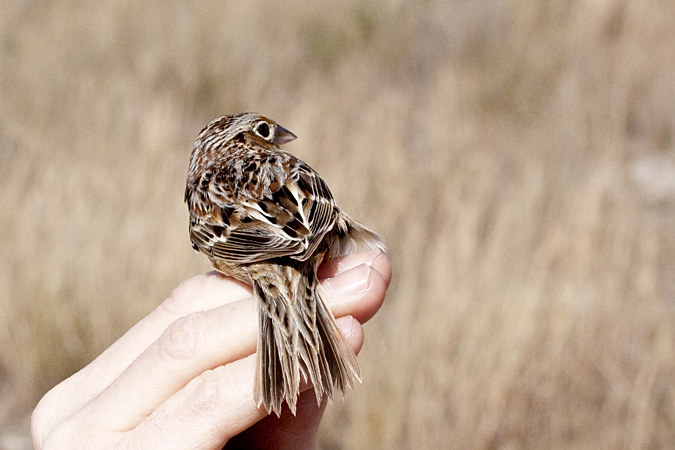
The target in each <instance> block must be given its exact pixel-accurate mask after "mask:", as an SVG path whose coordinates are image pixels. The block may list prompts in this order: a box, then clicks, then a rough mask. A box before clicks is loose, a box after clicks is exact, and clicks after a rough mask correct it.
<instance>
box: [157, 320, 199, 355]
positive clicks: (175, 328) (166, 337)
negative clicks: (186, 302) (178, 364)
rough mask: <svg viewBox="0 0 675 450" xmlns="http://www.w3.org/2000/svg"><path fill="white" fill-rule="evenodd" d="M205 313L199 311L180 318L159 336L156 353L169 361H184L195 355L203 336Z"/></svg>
mask: <svg viewBox="0 0 675 450" xmlns="http://www.w3.org/2000/svg"><path fill="white" fill-rule="evenodd" d="M207 320H208V315H207V313H206V312H203V311H200V312H196V313H192V314H189V315H187V316H184V317H181V318H180V319H178V320H176V321H175V322H174V323H172V324H171V325H170V326H169V328H167V330H166V331H165V332H164V333H163V334H162V336H160V338H159V341H158V352H159V354H160V356H162V357H166V358H167V359H170V360H186V359H190V358H192V357H194V356H195V355H196V354H197V351H198V348H199V344H200V342H201V339H202V336H203V330H204V328H205V322H206V321H207Z"/></svg>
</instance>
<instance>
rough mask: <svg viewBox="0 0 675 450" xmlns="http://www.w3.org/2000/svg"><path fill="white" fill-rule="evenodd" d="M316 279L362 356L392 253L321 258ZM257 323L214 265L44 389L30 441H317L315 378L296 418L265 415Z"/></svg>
mask: <svg viewBox="0 0 675 450" xmlns="http://www.w3.org/2000/svg"><path fill="white" fill-rule="evenodd" d="M319 276H320V278H322V285H323V287H324V288H325V290H326V292H327V298H326V300H327V303H328V304H329V306H330V308H331V310H332V311H333V314H334V315H335V317H336V318H337V322H338V325H339V326H340V328H341V330H342V331H343V333H344V334H345V337H346V338H347V340H348V341H349V343H350V345H351V346H352V348H353V349H354V351H355V352H356V353H358V351H359V350H360V349H361V346H362V345H363V338H364V335H363V328H362V327H361V324H363V323H365V322H367V321H368V320H370V318H372V317H373V316H374V315H375V313H376V312H377V311H378V309H379V308H380V306H381V305H382V302H383V301H384V295H385V292H386V290H387V287H388V286H389V281H390V279H391V267H390V265H389V261H388V260H387V258H386V257H385V256H384V255H382V254H380V253H377V252H364V253H358V254H354V255H349V256H347V257H344V258H342V259H340V260H339V261H334V262H332V263H330V264H326V265H324V266H322V267H321V268H320V270H319ZM257 324H258V321H257V315H256V311H255V306H254V302H253V299H252V298H251V291H250V288H249V287H248V286H246V285H245V284H242V283H239V282H237V281H234V280H233V279H231V278H228V277H225V276H223V275H221V274H219V273H217V272H210V273H208V274H205V275H199V276H197V277H194V278H191V279H189V280H187V281H185V282H183V283H182V284H181V285H180V286H178V288H176V289H175V290H174V291H173V292H172V293H171V295H170V296H169V298H167V299H166V300H165V301H164V302H162V304H161V305H160V306H158V307H157V309H155V310H154V311H153V312H151V313H150V314H149V315H148V316H146V317H145V318H143V319H142V320H141V321H140V322H138V323H137V324H136V325H134V326H133V327H132V328H131V329H130V330H129V331H128V332H127V333H126V334H125V335H124V336H122V337H121V338H120V339H119V340H118V341H117V342H115V343H114V344H113V345H112V346H110V347H109V348H108V349H107V350H106V351H104V352H103V353H102V354H101V355H100V356H99V357H98V358H96V359H95V360H94V361H93V362H92V363H90V364H89V365H88V366H86V367H85V368H84V369H82V370H81V371H80V372H78V373H76V374H75V375H73V376H72V377H70V378H68V379H67V380H65V381H63V382H62V383H61V384H59V385H57V386H56V387H55V388H54V389H52V390H51V391H50V392H48V393H47V394H46V395H45V396H44V397H43V398H42V400H41V401H40V403H39V404H38V406H37V408H36V409H35V411H34V412H33V417H32V421H31V433H32V438H33V445H34V447H35V448H36V449H37V450H51V449H62V448H71V449H101V448H106V449H131V450H135V449H139V450H140V449H162V450H166V449H181V450H183V449H200V450H201V449H204V450H206V449H222V448H223V447H225V448H226V449H235V448H247V449H257V448H260V449H262V448H275V449H287V448H288V449H291V448H292V449H300V450H303V449H315V448H316V447H317V430H318V427H319V423H320V421H321V416H322V415H323V411H324V409H325V407H326V401H325V399H324V401H323V402H322V404H321V406H317V404H316V398H315V396H314V391H313V389H310V386H307V385H305V386H303V392H302V394H301V395H300V397H299V399H298V411H297V416H293V415H292V414H290V412H289V411H288V410H287V409H286V408H284V411H283V412H282V414H281V417H280V418H278V417H277V416H276V415H270V416H268V415H267V414H266V412H265V410H264V409H263V408H258V406H257V405H256V403H255V402H254V400H253V380H254V377H255V370H256V361H255V349H256V339H257V333H258V331H257ZM365 376H367V372H366V374H365ZM348 396H349V394H348ZM337 401H338V402H339V401H342V400H341V399H337ZM347 401H348V400H347Z"/></svg>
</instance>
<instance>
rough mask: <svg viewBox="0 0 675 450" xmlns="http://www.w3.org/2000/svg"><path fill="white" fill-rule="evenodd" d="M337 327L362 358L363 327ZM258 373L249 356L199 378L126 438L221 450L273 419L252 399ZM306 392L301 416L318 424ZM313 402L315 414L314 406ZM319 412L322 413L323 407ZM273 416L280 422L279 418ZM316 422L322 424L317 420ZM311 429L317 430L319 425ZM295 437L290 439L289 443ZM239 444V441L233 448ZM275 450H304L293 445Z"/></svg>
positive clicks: (347, 323) (352, 323)
mask: <svg viewBox="0 0 675 450" xmlns="http://www.w3.org/2000/svg"><path fill="white" fill-rule="evenodd" d="M338 325H340V328H341V330H342V332H343V333H344V334H345V337H346V338H347V341H348V342H349V344H350V345H351V346H352V349H353V350H354V352H355V353H358V352H359V350H360V349H361V347H362V345H363V329H362V328H361V325H360V324H359V323H358V322H357V321H356V320H355V319H353V318H351V317H342V318H340V319H338ZM255 370H256V361H255V355H250V356H248V357H246V358H243V359H240V360H238V361H235V362H232V363H230V364H228V365H226V366H220V367H216V368H215V369H213V370H208V371H206V372H204V373H202V374H200V375H199V376H198V377H196V378H195V379H193V380H192V381H190V382H189V383H188V384H187V385H186V386H185V387H184V388H183V389H181V390H180V391H179V392H177V393H176V394H175V395H173V396H171V397H170V398H169V399H167V401H166V402H164V403H163V404H162V405H161V406H160V407H159V408H157V409H156V410H155V411H154V412H153V413H152V414H151V415H150V416H149V417H148V418H147V419H146V420H144V421H143V422H142V423H141V424H139V425H138V426H137V427H136V428H134V429H133V430H132V431H130V432H129V433H127V436H126V437H125V439H127V440H128V442H133V443H137V444H139V445H137V447H134V448H162V449H185V448H200V449H220V448H222V447H223V445H224V444H225V443H226V442H227V441H228V440H229V439H231V438H232V437H234V436H236V435H238V434H240V433H242V432H244V431H245V430H248V429H249V428H251V427H252V426H253V425H255V424H256V423H257V422H259V421H260V420H261V419H263V418H265V417H268V415H267V412H266V411H265V410H264V408H258V406H257V405H256V402H255V400H254V398H253V382H254V379H255ZM303 389H304V391H308V392H307V393H306V395H301V396H300V398H299V401H300V400H302V403H299V404H298V406H299V408H298V417H299V418H304V419H306V420H313V419H312V414H311V412H312V411H314V414H316V411H317V410H316V397H315V395H314V391H309V389H311V386H309V385H305V386H304V387H303ZM306 399H307V402H305V400H306ZM312 403H313V404H314V409H313V408H312V407H311V404H312ZM320 410H321V411H322V410H323V406H322V407H321V408H320ZM289 413H290V411H289V410H288V407H287V406H285V407H284V412H283V413H282V419H283V420H284V421H283V422H281V423H280V425H283V426H286V427H287V430H289V431H290V430H293V429H295V430H298V429H299V428H301V427H302V423H301V422H300V421H298V422H296V423H294V424H293V423H288V422H287V421H286V420H287V417H286V415H288V414H289ZM301 414H302V416H300V415H301ZM272 417H274V418H276V416H275V415H273V416H272ZM315 419H316V420H317V421H318V420H319V418H318V417H315ZM311 426H312V427H314V426H315V424H311ZM167 430H170V433H167ZM176 436H180V439H179V440H177V439H176ZM292 437H293V436H288V438H289V439H290V441H289V443H290V444H292V440H293V439H292ZM242 443H243V440H239V444H242ZM235 444H237V442H235V443H234V444H233V445H235ZM227 448H230V447H229V446H228V447H227ZM235 448H236V447H235ZM241 448H255V447H248V446H244V447H241ZM261 448H270V447H261ZM274 448H302V447H297V446H295V447H294V446H292V445H291V446H290V447H274Z"/></svg>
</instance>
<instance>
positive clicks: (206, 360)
mask: <svg viewBox="0 0 675 450" xmlns="http://www.w3.org/2000/svg"><path fill="white" fill-rule="evenodd" d="M361 267H365V266H359V268H361ZM359 268H356V269H352V271H355V272H357V273H356V275H357V276H358V275H359V274H360V275H361V276H365V277H370V276H372V277H373V278H374V279H375V280H378V279H379V280H381V277H380V275H379V273H378V272H377V271H375V270H372V269H368V268H366V271H365V272H364V271H360V270H359ZM341 276H343V277H344V276H349V277H350V279H353V278H354V273H352V272H348V273H345V274H342V275H341ZM357 284H358V285H360V286H363V287H368V286H369V285H371V284H373V283H369V282H368V280H365V282H358V283H357ZM380 284H383V283H380ZM340 295H346V296H347V297H350V298H352V300H351V301H338V302H335V303H336V304H338V305H341V306H342V312H341V313H340V314H337V315H338V317H339V316H343V315H345V314H347V313H349V310H350V309H351V308H353V309H355V310H356V309H357V308H355V307H356V306H357V305H358V300H357V299H355V298H354V297H355V296H354V295H353V294H351V293H348V294H345V293H344V292H340V291H338V290H335V291H334V292H333V293H332V296H333V297H339V296H340ZM378 295H382V296H383V295H384V289H383V288H382V289H380V290H379V291H378V290H374V289H369V290H366V291H365V292H363V293H361V294H360V295H359V296H358V299H361V301H362V302H363V303H367V304H369V305H372V304H381V300H380V299H371V298H372V297H375V296H378ZM364 310H368V307H364V308H360V309H359V310H358V311H356V312H357V313H358V314H360V315H363V311H364ZM351 320H352V321H353V319H351ZM256 322H257V321H256V314H255V307H254V304H253V302H252V301H250V300H249V299H245V300H240V301H238V302H235V303H230V304H227V305H224V306H221V307H218V308H214V309H212V310H209V311H205V312H198V313H193V314H189V315H187V316H185V317H183V318H181V319H179V320H178V321H176V322H174V323H173V324H171V325H170V326H169V327H168V328H167V330H166V331H165V332H164V333H163V334H162V336H160V338H159V339H158V340H157V341H156V342H154V343H153V344H152V345H150V346H149V347H148V348H147V350H146V351H144V352H143V353H142V354H141V355H140V356H139V358H137V359H136V361H134V362H133V363H132V364H131V365H130V366H129V367H128V368H127V370H125V371H124V372H123V373H122V374H121V375H120V376H119V377H118V378H117V379H116V380H115V382H114V383H111V385H110V386H109V387H107V388H106V389H105V390H104V391H103V392H102V393H101V395H99V396H98V397H97V398H95V399H94V401H92V402H90V403H89V404H87V405H85V406H84V407H83V408H82V410H81V411H80V412H79V413H78V414H79V415H82V416H84V417H90V416H91V417H95V418H96V420H97V421H98V422H99V423H103V424H105V427H106V430H107V431H123V430H128V429H131V428H133V427H135V426H136V425H137V424H138V423H140V422H141V421H142V420H143V419H145V417H147V416H148V415H149V414H150V413H151V412H152V411H153V410H154V409H155V408H157V407H158V406H159V405H160V404H161V403H162V402H164V401H165V400H166V399H167V398H169V397H170V396H171V395H173V394H174V393H175V392H177V391H178V390H179V389H181V388H182V387H183V386H185V385H186V384H187V383H188V382H189V381H190V380H191V379H193V378H195V377H196V376H198V375H199V374H200V373H202V372H204V371H205V370H208V369H212V368H214V367H216V366H218V365H224V364H228V363H230V362H232V361H235V360H237V359H241V358H243V357H246V356H248V355H250V354H253V353H254V352H255V343H256V336H257V331H258V330H257V324H256ZM352 326H353V325H352ZM360 339H362V337H361V338H360Z"/></svg>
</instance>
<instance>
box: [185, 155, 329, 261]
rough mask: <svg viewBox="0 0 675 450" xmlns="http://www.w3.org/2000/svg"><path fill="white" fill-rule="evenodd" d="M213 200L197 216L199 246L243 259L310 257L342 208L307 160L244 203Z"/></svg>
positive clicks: (193, 236) (194, 233)
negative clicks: (209, 207)
mask: <svg viewBox="0 0 675 450" xmlns="http://www.w3.org/2000/svg"><path fill="white" fill-rule="evenodd" d="M212 204H213V205H214V206H213V208H212V210H211V211H210V214H208V215H206V217H205V216H204V215H203V214H202V215H200V216H199V218H193V220H192V221H191V224H190V235H191V239H192V242H193V246H194V247H195V248H201V249H202V250H204V251H205V253H207V254H209V255H210V256H211V257H215V258H220V259H224V260H226V261H228V262H231V263H237V264H242V263H254V262H259V261H264V260H267V259H270V258H276V257H281V256H291V257H293V258H295V259H298V260H305V259H307V258H309V256H311V254H312V253H313V252H314V251H315V250H316V248H317V246H318V245H319V243H320V242H321V240H322V239H323V236H324V235H325V234H326V232H327V231H329V230H330V229H331V228H332V227H333V225H334V223H335V220H336V217H337V213H338V209H337V207H336V205H335V201H334V200H333V197H332V195H331V193H330V191H329V189H328V186H326V183H325V182H324V181H323V180H322V179H321V177H320V176H319V175H318V174H317V173H316V172H314V171H313V170H312V169H311V168H310V167H309V166H307V165H306V164H304V163H301V162H300V163H299V164H298V165H297V166H296V169H295V170H293V171H292V172H291V174H290V175H289V177H288V178H287V179H286V180H285V182H284V183H283V184H280V187H279V189H278V190H277V191H276V192H269V193H268V194H267V195H263V196H262V198H260V199H255V198H248V199H245V200H243V201H240V202H239V203H238V204H234V203H232V202H227V201H225V200H224V199H223V198H220V199H219V198H214V197H212Z"/></svg>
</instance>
